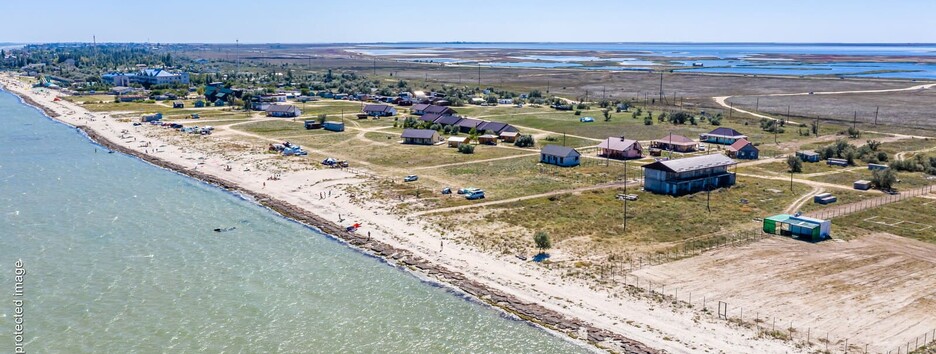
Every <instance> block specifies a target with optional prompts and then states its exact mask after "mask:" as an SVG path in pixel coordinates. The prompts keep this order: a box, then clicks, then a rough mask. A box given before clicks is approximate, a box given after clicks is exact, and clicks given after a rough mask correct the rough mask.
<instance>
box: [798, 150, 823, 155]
mask: <svg viewBox="0 0 936 354" xmlns="http://www.w3.org/2000/svg"><path fill="white" fill-rule="evenodd" d="M796 153H797V154H800V155H804V156H817V155H819V153H818V152H815V151H808V150H802V151H797V152H796Z"/></svg>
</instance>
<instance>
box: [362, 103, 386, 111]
mask: <svg viewBox="0 0 936 354" xmlns="http://www.w3.org/2000/svg"><path fill="white" fill-rule="evenodd" d="M390 108H391V107H390V106H388V105H385V104H369V105H365V106H364V112H388V111H390Z"/></svg>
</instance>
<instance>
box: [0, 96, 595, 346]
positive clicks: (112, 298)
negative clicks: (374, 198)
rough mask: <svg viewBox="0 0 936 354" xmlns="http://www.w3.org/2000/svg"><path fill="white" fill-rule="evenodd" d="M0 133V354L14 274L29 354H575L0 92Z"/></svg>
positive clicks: (7, 333)
mask: <svg viewBox="0 0 936 354" xmlns="http://www.w3.org/2000/svg"><path fill="white" fill-rule="evenodd" d="M0 122H2V126H3V129H0V294H2V296H0V297H2V300H0V333H2V334H0V339H2V340H0V352H6V353H10V352H13V345H14V342H13V340H12V337H13V336H12V332H13V328H14V315H15V313H14V311H15V310H14V306H13V305H12V302H11V301H10V300H9V299H10V295H11V294H13V291H14V263H15V262H16V260H18V259H22V261H23V266H24V269H25V270H26V272H27V273H26V276H25V279H24V283H23V290H24V291H23V296H22V299H24V306H23V309H24V313H23V318H24V319H25V331H24V332H25V335H24V341H25V343H26V349H27V351H28V352H33V353H162V352H173V353H186V352H188V353H192V352H209V353H220V352H226V353H273V352H283V353H358V352H365V353H440V352H443V353H465V352H481V353H486V352H499V353H530V352H540V353H571V352H585V351H587V349H586V348H583V347H581V346H579V345H576V344H573V343H570V342H568V341H566V340H565V339H563V338H560V337H558V336H554V335H552V334H550V333H548V332H546V331H543V330H541V329H539V328H536V327H533V326H531V325H529V324H527V323H526V322H522V321H518V320H514V319H511V318H508V316H506V315H504V314H502V313H500V312H498V311H496V310H494V309H491V308H489V307H486V306H482V305H481V304H478V303H476V302H474V301H471V300H470V299H467V298H465V297H464V296H462V295H460V294H459V293H457V292H453V291H451V290H448V289H447V288H444V287H440V286H436V285H433V284H431V283H428V282H424V281H422V280H420V279H418V278H417V277H415V276H414V275H411V274H409V273H407V272H404V271H401V270H399V269H397V268H395V267H392V266H389V265H387V264H386V263H384V262H382V261H381V260H379V259H375V258H372V257H369V256H367V255H364V254H362V253H359V252H357V251H355V250H353V249H350V248H348V247H346V246H344V245H343V244H341V243H339V242H337V241H334V240H332V239H330V238H329V237H327V236H325V235H323V234H321V233H318V232H316V231H315V230H312V229H310V228H307V227H304V226H302V225H300V224H297V223H295V222H291V221H289V220H287V219H284V218H282V217H279V216H278V215H276V214H275V213H273V212H271V211H268V210H266V209H264V208H262V207H259V206H257V205H255V204H253V203H251V202H249V201H246V200H243V199H242V198H239V197H238V196H236V195H232V194H229V193H226V192H224V191H222V190H220V189H218V188H216V187H213V186H210V185H206V184H204V183H201V182H199V181H196V180H193V179H191V178H188V177H184V176H181V175H178V174H176V173H173V172H170V171H166V170H163V169H160V168H157V167H154V166H151V165H149V164H146V163H143V162H141V161H139V160H137V159H135V158H132V157H129V156H125V155H121V154H116V153H115V154H108V153H107V152H106V151H105V149H103V148H101V147H99V146H96V145H94V144H92V143H90V142H89V141H88V140H87V139H86V138H85V137H84V136H82V135H81V134H80V133H79V132H77V131H76V130H75V129H73V128H70V127H68V126H65V125H62V124H58V123H56V122H53V121H51V120H49V119H47V118H46V117H44V116H43V115H42V114H41V113H40V112H38V111H37V110H35V109H33V108H31V107H28V106H25V105H22V104H20V102H19V100H18V99H17V98H16V97H15V96H13V95H10V94H8V93H6V92H3V91H0ZM226 227H236V229H235V230H233V231H229V232H221V233H218V232H214V231H213V229H214V228H226Z"/></svg>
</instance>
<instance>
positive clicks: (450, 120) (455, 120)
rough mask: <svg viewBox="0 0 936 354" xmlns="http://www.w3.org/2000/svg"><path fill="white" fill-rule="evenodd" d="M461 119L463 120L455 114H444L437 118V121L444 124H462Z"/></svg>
mask: <svg viewBox="0 0 936 354" xmlns="http://www.w3.org/2000/svg"><path fill="white" fill-rule="evenodd" d="M461 121H462V117H459V116H453V115H444V116H441V117H439V119H436V121H435V122H436V123H439V124H442V125H455V124H460V123H461Z"/></svg>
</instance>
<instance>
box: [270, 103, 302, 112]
mask: <svg viewBox="0 0 936 354" xmlns="http://www.w3.org/2000/svg"><path fill="white" fill-rule="evenodd" d="M295 110H296V106H293V105H291V104H271V105H270V107H268V108H267V109H266V111H267V112H287V113H288V112H294V111H295Z"/></svg>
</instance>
